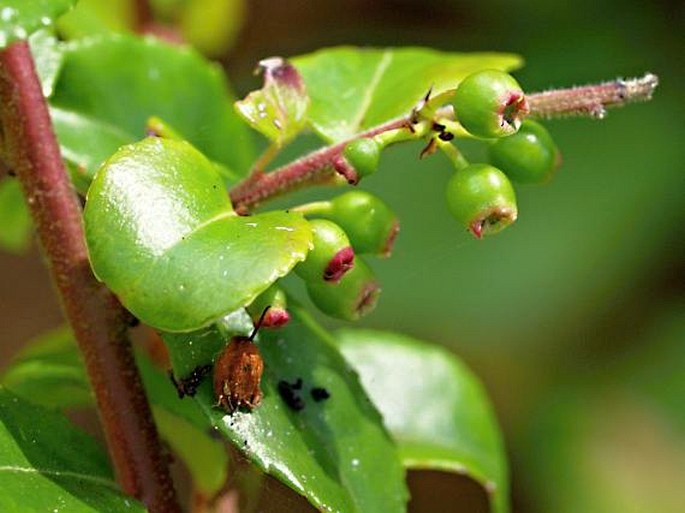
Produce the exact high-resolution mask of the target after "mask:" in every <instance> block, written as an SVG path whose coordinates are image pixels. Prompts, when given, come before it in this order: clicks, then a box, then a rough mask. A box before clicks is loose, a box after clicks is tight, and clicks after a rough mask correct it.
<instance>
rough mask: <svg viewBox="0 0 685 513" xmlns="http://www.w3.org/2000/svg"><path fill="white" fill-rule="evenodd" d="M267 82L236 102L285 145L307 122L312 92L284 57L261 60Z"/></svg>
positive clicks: (257, 127)
mask: <svg viewBox="0 0 685 513" xmlns="http://www.w3.org/2000/svg"><path fill="white" fill-rule="evenodd" d="M259 67H260V69H261V71H262V72H263V73H264V85H263V86H262V88H261V89H258V90H256V91H252V92H251V93H250V94H248V95H247V97H245V99H244V100H240V101H238V102H236V103H235V108H236V111H237V112H238V114H240V115H241V116H242V117H243V118H244V119H245V121H247V123H248V124H249V125H250V126H251V127H252V128H254V129H255V130H257V131H259V132H261V133H262V135H264V136H265V137H266V138H268V139H269V140H270V141H271V142H272V143H274V144H275V145H276V146H277V147H278V148H280V147H282V146H285V145H286V144H287V143H289V142H290V141H291V140H293V139H294V138H295V136H297V134H299V133H300V132H301V131H302V130H303V129H304V128H305V126H306V125H307V111H308V109H309V96H307V91H306V89H305V87H304V82H302V77H300V74H299V73H298V72H297V70H296V69H295V68H294V67H293V66H292V65H291V64H290V63H289V62H288V61H286V60H284V59H282V58H281V57H271V58H269V59H264V60H262V61H260V63H259Z"/></svg>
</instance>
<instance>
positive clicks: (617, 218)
mask: <svg viewBox="0 0 685 513" xmlns="http://www.w3.org/2000/svg"><path fill="white" fill-rule="evenodd" d="M164 3H167V4H171V3H173V2H171V0H169V1H167V0H165V2H164ZM228 3H231V4H234V3H236V2H228ZM243 7H244V9H240V8H238V10H237V11H234V12H240V11H242V13H243V23H242V26H241V27H240V29H239V31H238V32H237V39H235V43H234V44H233V45H232V47H231V48H230V50H228V51H227V52H224V53H223V54H222V56H221V57H220V60H221V61H222V63H223V64H224V65H225V66H226V69H227V70H228V73H229V76H230V77H231V79H232V82H233V84H234V86H235V88H236V89H237V90H238V92H239V94H244V93H246V92H247V91H248V90H249V89H251V88H254V87H257V86H258V79H257V78H255V77H253V76H252V74H251V73H252V70H253V68H254V65H255V63H256V62H257V61H258V60H259V59H261V58H263V57H267V56H271V55H283V56H289V55H295V54H299V53H305V52H309V51H312V50H314V49H316V48H319V47H322V46H331V45H337V44H359V45H384V46H385V45H393V46H395V45H422V46H432V47H436V48H440V49H444V50H450V51H470V50H495V51H496V50H499V51H508V52H518V53H520V54H521V55H523V56H524V57H525V59H526V67H525V68H524V69H522V70H520V71H519V72H517V73H516V74H515V75H516V77H517V78H518V79H519V82H520V83H521V84H522V85H523V87H524V89H525V90H527V91H537V90H543V89H545V88H549V87H557V86H567V85H573V84H582V83H586V82H593V81H601V80H608V79H612V78H615V77H617V76H624V77H631V76H637V75H641V74H643V73H644V72H646V71H651V72H653V73H656V74H658V75H659V77H660V79H661V84H660V86H659V88H658V89H657V92H656V94H655V97H654V100H653V101H652V102H650V103H648V104H639V105H632V106H630V107H629V108H625V109H620V110H614V111H611V112H610V115H609V117H608V118H607V119H606V120H604V121H602V122H598V121H592V120H584V119H574V120H560V121H554V122H548V123H547V127H548V128H549V130H550V131H551V133H552V135H553V136H554V138H555V140H556V142H557V144H558V146H559V147H560V149H561V151H562V153H563V157H564V163H563V166H562V168H561V169H560V171H559V173H558V175H557V176H556V178H555V180H554V181H553V182H552V183H551V184H550V185H548V186H543V187H534V186H531V187H520V188H518V191H517V192H518V197H519V220H518V221H517V223H516V224H515V225H514V226H513V227H512V228H510V229H508V230H507V231H505V232H504V233H502V234H500V235H499V236H496V237H493V238H491V239H486V240H484V241H476V240H474V239H472V238H471V237H470V236H469V235H468V234H467V233H466V232H465V231H464V230H462V229H461V228H460V227H459V226H458V225H457V224H456V223H455V222H453V220H452V218H451V217H450V216H449V214H448V212H447V207H446V205H445V202H444V197H443V195H444V193H443V189H444V187H445V184H446V182H447V179H448V178H449V175H450V172H451V171H450V166H449V164H448V163H447V161H446V160H445V159H443V158H442V157H441V156H439V155H436V156H434V157H432V158H429V159H427V160H425V161H422V162H419V161H418V153H419V151H420V146H411V145H410V146H408V147H398V148H392V149H390V150H388V151H386V152H385V153H384V154H383V158H382V163H381V170H380V172H379V173H377V174H375V175H374V176H372V177H370V178H369V179H367V180H366V181H365V182H364V183H363V187H365V188H367V189H369V190H372V191H374V192H376V193H378V194H379V195H380V196H381V197H382V198H383V199H385V200H386V201H387V202H388V203H389V204H390V205H391V206H392V207H393V208H394V209H395V210H396V211H397V212H398V214H399V216H400V218H401V221H402V232H401V234H400V236H399V238H398V241H397V244H396V246H395V252H394V255H393V257H392V258H391V259H389V260H384V261H374V262H373V264H374V268H375V269H376V272H377V274H378V276H379V278H380V280H381V281H382V284H383V295H382V298H381V301H380V304H379V307H378V309H377V310H376V312H375V313H374V314H373V315H371V316H370V317H368V318H367V319H365V320H364V321H363V323H362V324H364V325H365V326H370V327H374V328H383V329H393V330H398V331H404V332H406V333H409V334H411V335H414V336H416V337H418V338H424V339H427V340H433V341H436V342H439V343H441V344H444V345H446V346H448V347H449V348H451V349H452V350H453V351H454V352H455V353H457V354H458V355H460V356H461V357H462V358H463V359H464V360H466V361H467V362H468V363H469V364H470V365H471V367H472V368H473V369H474V370H475V371H476V373H477V374H479V375H480V376H481V378H482V379H483V381H484V382H485V385H486V387H487V389H488V391H489V392H490V393H491V395H492V398H493V401H494V403H495V407H496V410H497V412H498V415H499V418H500V420H501V423H502V425H503V428H504V430H505V436H506V439H507V443H508V450H509V453H510V458H511V467H512V468H511V470H512V484H513V494H514V510H515V511H516V512H518V513H542V512H548V511H555V512H557V513H566V512H569V513H572V512H573V513H576V512H580V511H582V512H593V513H653V512H659V513H671V512H673V513H676V512H680V511H683V508H685V506H683V504H685V490H684V489H683V487H682V483H685V295H684V294H683V292H684V290H685V237H684V236H685V229H684V228H683V226H684V223H683V221H685V206H684V204H683V199H682V198H683V196H684V195H685V165H684V162H685V144H684V143H685V130H684V128H685V126H684V125H685V123H684V122H683V119H684V117H685V102H683V93H682V84H683V81H684V79H685V66H683V56H684V55H685V44H684V43H685V40H684V37H683V31H684V29H685V7H684V4H683V3H682V2H677V1H661V2H644V1H638V0H623V1H619V0H605V1H603V2H597V1H589V0H576V1H575V2H559V1H554V0H551V1H550V0H547V1H543V0H533V1H528V2H516V1H511V0H509V1H505V0H489V1H482V2H459V1H449V0H421V1H412V0H385V1H380V0H375V1H373V0H341V1H317V2H311V1H304V0H302V1H294V0H291V1H286V0H282V1H279V2H274V1H267V0H252V1H246V2H245V4H244V5H243ZM232 33H233V32H231V31H230V30H227V34H228V35H227V36H226V37H228V38H229V39H230V37H231V36H230V34H232ZM465 149H466V150H467V151H468V152H470V155H471V156H472V157H473V158H474V159H475V160H477V159H478V157H479V155H481V154H482V153H481V151H480V149H479V148H478V146H467V147H466V148H465ZM295 150H296V148H295V149H294V150H293V151H295ZM325 194H330V192H326V193H325ZM307 196H308V195H301V196H300V197H303V198H304V197H307ZM309 196H311V195H309ZM315 196H316V197H320V196H321V194H320V193H316V194H315ZM46 280H47V278H46V273H45V271H44V270H42V268H41V262H40V257H39V256H38V253H37V251H36V249H35V248H33V249H32V251H31V256H30V257H29V258H25V257H18V256H9V255H4V254H3V255H1V256H0V283H1V284H2V286H1V287H0V333H2V340H15V341H17V344H20V343H21V342H24V341H26V340H27V339H28V338H30V337H31V336H33V335H35V334H38V333H39V332H40V331H42V329H43V328H44V327H52V326H55V325H57V324H58V323H59V322H60V315H59V312H58V310H57V307H56V305H55V301H54V299H52V296H51V290H50V286H49V285H48V284H47V281H46ZM36 319H37V320H38V321H36ZM331 325H333V323H331ZM0 351H1V353H0V358H2V360H1V362H0V367H1V366H4V363H5V362H6V361H7V359H8V358H9V357H10V356H11V354H12V353H13V352H15V351H16V346H14V347H12V346H10V345H6V346H3V347H2V348H0ZM445 511H449V510H448V509H446V510H445Z"/></svg>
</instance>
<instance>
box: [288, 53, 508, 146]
mask: <svg viewBox="0 0 685 513" xmlns="http://www.w3.org/2000/svg"><path fill="white" fill-rule="evenodd" d="M292 62H293V64H294V65H295V66H296V67H297V69H298V70H300V73H301V74H302V76H303V78H304V81H305V84H306V85H307V91H308V92H309V96H310V98H311V100H312V106H311V109H310V123H311V125H312V127H313V129H314V130H315V131H316V132H317V133H318V134H319V135H320V136H321V137H322V138H323V139H324V140H326V141H328V142H334V141H341V140H344V139H348V138H350V137H352V136H353V135H355V134H357V133H358V132H360V131H362V130H364V129H367V128H370V127H372V126H375V125H378V124H381V123H384V122H386V121H389V120H391V119H393V118H396V117H399V116H406V115H408V114H409V113H410V112H411V109H412V108H413V107H414V106H415V105H416V104H417V103H418V102H419V100H421V99H422V98H423V97H424V96H425V95H426V93H427V92H428V90H429V89H430V88H431V87H432V94H434V95H437V94H440V93H442V92H445V91H447V90H449V89H454V88H456V87H457V84H459V82H460V81H461V80H462V79H463V78H464V77H466V76H467V75H470V74H471V73H473V72H474V71H478V70H480V69H501V70H513V69H516V68H518V67H519V66H521V63H522V60H521V58H520V57H518V56H516V55H512V54H504V53H447V52H440V51H437V50H430V49H427V48H386V49H370V48H354V47H338V48H329V49H324V50H319V51H318V52H314V53H312V54H308V55H304V56H300V57H296V58H294V59H292Z"/></svg>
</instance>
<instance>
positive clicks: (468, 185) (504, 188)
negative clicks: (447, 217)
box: [446, 164, 517, 239]
mask: <svg viewBox="0 0 685 513" xmlns="http://www.w3.org/2000/svg"><path fill="white" fill-rule="evenodd" d="M446 192H447V203H448V206H449V209H450V211H451V212H452V215H454V217H455V218H456V219H457V221H459V222H460V223H462V224H463V225H464V226H466V228H468V229H469V230H470V231H471V233H473V235H474V236H475V237H476V238H477V239H480V238H481V237H483V235H490V234H494V233H497V232H499V231H500V230H503V229H504V228H506V227H507V226H509V225H510V224H511V223H513V222H514V221H515V220H516V216H517V208H516V196H515V194H514V188H513V187H512V185H511V182H510V181H509V179H508V178H507V176H506V175H505V174H504V173H503V172H502V171H500V170H499V169H497V168H496V167H492V166H490V165H487V164H471V165H469V166H468V167H466V168H464V169H462V170H460V171H457V172H456V173H455V174H454V175H453V176H452V178H451V179H450V181H449V183H448V184H447V190H446Z"/></svg>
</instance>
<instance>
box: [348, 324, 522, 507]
mask: <svg viewBox="0 0 685 513" xmlns="http://www.w3.org/2000/svg"><path fill="white" fill-rule="evenodd" d="M337 340H338V343H339V347H340V349H341V351H342V353H343V355H344V356H345V358H346V359H347V360H348V362H350V364H351V365H352V366H353V367H354V368H355V369H356V370H357V372H359V375H360V378H361V381H362V384H363V385H364V387H365V388H366V390H367V392H368V393H369V395H370V397H371V399H372V400H373V402H374V404H375V405H376V407H378V409H379V410H380V412H381V414H382V415H383V420H384V421H385V425H386V426H387V427H388V429H389V430H390V432H391V433H392V435H393V437H394V438H395V441H396V442H397V444H398V446H399V449H400V456H401V458H402V461H403V462H404V464H405V466H407V467H408V468H415V469H438V470H444V471H450V472H457V473H460V474H461V473H465V474H467V475H469V476H471V477H472V478H474V479H475V480H477V481H478V482H479V483H480V484H481V485H482V486H483V487H484V488H485V490H486V491H487V492H488V493H489V495H490V502H491V505H492V511H494V512H498V513H503V512H506V511H508V510H509V506H508V500H509V499H508V493H509V485H508V478H507V468H506V463H505V454H504V447H503V443H502V436H501V434H500V431H499V428H498V426H497V420H496V418H495V416H494V413H493V411H492V407H491V406H490V402H489V401H488V398H487V396H486V394H485V392H484V390H483V387H482V386H481V384H480V383H479V382H478V380H477V379H476V377H475V376H474V375H473V374H472V373H471V372H470V371H469V370H468V369H467V368H466V366H465V365H464V364H463V363H461V362H460V361H459V360H458V359H457V358H456V357H455V356H454V355H452V354H451V353H449V352H447V351H445V350H444V349H442V348H439V347H435V346H431V345H429V344H426V343H425V342H421V341H418V340H414V339H412V338H409V337H406V336H403V335H398V334H394V333H387V332H381V331H371V330H352V329H350V330H342V331H340V332H338V335H337Z"/></svg>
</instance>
